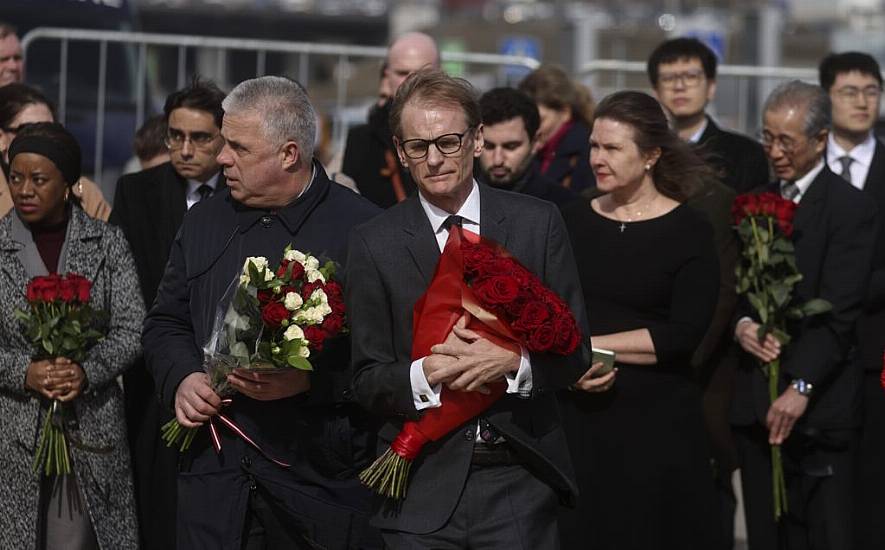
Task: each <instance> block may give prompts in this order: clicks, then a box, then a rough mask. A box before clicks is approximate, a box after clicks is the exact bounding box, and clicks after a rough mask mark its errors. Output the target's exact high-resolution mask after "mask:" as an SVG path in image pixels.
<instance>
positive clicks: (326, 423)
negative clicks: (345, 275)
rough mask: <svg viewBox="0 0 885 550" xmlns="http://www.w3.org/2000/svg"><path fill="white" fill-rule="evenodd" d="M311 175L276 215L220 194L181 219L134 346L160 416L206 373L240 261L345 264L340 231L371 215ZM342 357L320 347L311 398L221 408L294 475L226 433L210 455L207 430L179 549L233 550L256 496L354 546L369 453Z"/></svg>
mask: <svg viewBox="0 0 885 550" xmlns="http://www.w3.org/2000/svg"><path fill="white" fill-rule="evenodd" d="M314 167H315V170H316V177H315V179H314V180H313V182H312V184H311V186H310V188H309V189H308V190H307V192H306V193H305V194H304V195H302V196H301V197H299V198H298V199H297V200H296V201H294V202H293V203H292V204H290V205H289V206H287V207H285V208H283V209H281V210H279V211H265V210H260V209H254V208H249V207H246V206H243V205H242V204H240V203H238V202H237V201H236V200H234V199H233V198H232V197H231V195H230V192H229V191H225V192H223V193H221V194H217V195H215V196H213V197H212V198H211V199H209V200H206V201H203V202H202V203H200V204H198V205H196V206H195V207H193V208H192V209H191V210H190V212H189V213H188V215H187V217H186V219H185V220H184V223H183V224H182V226H181V230H180V231H179V233H178V235H177V236H176V238H175V242H174V243H173V246H172V250H171V253H170V259H169V265H168V267H167V269H166V273H165V275H164V276H163V280H162V282H161V284H160V288H159V291H158V293H157V300H156V302H155V304H154V306H153V308H151V310H150V312H149V313H148V316H147V318H146V319H145V325H144V332H143V336H142V342H143V344H144V348H145V357H146V359H147V364H148V368H149V370H150V371H151V373H152V374H153V376H154V379H155V381H156V384H157V388H158V390H159V394H160V398H161V400H162V402H163V403H165V404H166V405H167V406H169V407H172V405H173V403H174V399H175V392H176V390H177V388H178V385H179V383H180V382H181V380H182V379H183V378H184V377H186V376H188V375H190V374H192V373H194V372H201V371H202V366H201V363H202V352H201V347H202V345H204V344H205V343H206V341H207V340H208V338H209V335H210V333H211V330H212V323H213V320H214V316H215V310H216V306H217V304H218V302H219V300H220V299H221V297H222V295H223V294H224V292H225V290H226V289H227V288H228V285H229V284H230V283H231V282H232V281H233V280H234V277H235V275H236V274H237V273H239V272H240V270H241V268H242V265H243V261H244V259H245V258H246V257H247V256H265V257H267V259H268V261H269V262H270V264H271V265H275V264H276V263H277V262H278V261H279V260H280V258H281V256H282V253H283V248H284V247H285V246H286V245H287V244H290V243H291V244H292V247H293V248H295V249H297V250H301V251H304V252H310V253H313V254H314V255H316V256H318V257H320V258H329V259H332V260H334V261H336V262H339V263H341V264H343V263H344V259H345V249H346V235H347V233H348V231H349V230H350V229H351V228H352V227H353V226H355V225H357V224H359V223H362V222H365V221H366V220H368V219H370V218H371V217H373V216H374V215H375V214H376V213H377V212H378V209H377V207H375V206H374V205H372V204H371V203H369V202H368V201H367V200H365V199H363V198H361V197H359V196H358V195H357V194H355V193H353V192H352V191H350V190H348V189H346V188H344V187H342V186H340V185H338V184H335V183H333V182H331V181H330V180H329V179H328V177H327V176H326V174H325V172H324V171H323V169H322V167H321V166H320V165H319V164H318V163H314ZM347 352H348V350H347V345H346V340H345V339H339V340H338V341H337V342H327V349H326V350H325V351H324V352H323V354H322V355H319V356H317V357H316V358H314V359H313V363H314V366H315V369H316V370H315V373H314V374H313V375H312V377H311V391H310V392H309V394H308V395H299V396H295V397H291V398H287V399H280V400H276V401H255V400H252V399H250V398H248V397H246V396H245V395H239V394H238V395H235V396H234V397H233V403H232V404H231V405H230V406H229V407H226V408H225V411H224V412H225V414H226V415H228V416H229V417H230V418H231V419H232V420H233V421H234V422H235V423H237V424H238V425H239V426H240V427H241V428H242V429H243V430H244V431H245V432H246V433H247V434H249V435H250V436H251V437H252V438H253V439H254V440H256V441H257V442H258V444H259V445H261V447H262V448H263V449H264V451H266V452H267V453H268V454H270V455H272V456H274V457H276V458H279V459H281V460H285V461H287V462H289V463H290V464H292V468H291V470H284V469H282V468H280V467H278V466H276V465H275V464H273V463H271V462H270V461H268V460H266V459H264V458H263V457H262V456H261V455H260V454H259V453H257V452H256V451H255V450H254V449H253V448H252V447H249V446H248V445H247V444H246V443H245V442H244V441H243V440H242V439H240V438H238V437H235V436H234V435H232V433H231V432H230V431H228V430H226V429H221V430H220V435H221V439H222V451H221V453H220V454H216V453H215V451H214V450H213V449H212V448H211V446H210V445H209V444H208V438H207V437H206V431H207V430H205V429H201V430H200V435H199V436H198V437H197V439H196V440H195V441H194V445H193V448H192V450H191V452H190V455H189V457H188V458H189V459H190V464H189V465H188V466H187V467H186V468H185V470H184V471H182V473H180V474H179V478H178V489H179V502H180V503H182V504H181V505H180V506H179V514H178V519H179V539H178V541H179V546H182V547H186V548H195V547H198V548H219V549H231V550H234V549H237V550H238V549H239V548H240V543H239V539H240V536H241V534H242V529H243V524H244V520H245V515H246V506H247V501H248V498H247V495H248V493H249V487H250V486H251V485H253V484H257V485H260V486H261V487H263V488H264V489H265V490H266V491H267V492H268V493H270V494H271V495H272V496H273V499H274V500H275V502H276V503H277V505H279V506H281V507H283V508H284V509H286V510H287V511H288V513H289V514H290V517H288V518H286V520H287V521H292V522H296V524H297V525H298V526H299V527H298V528H299V529H301V530H304V531H305V532H307V533H308V534H310V533H313V535H312V538H313V539H314V540H315V541H316V542H318V543H320V544H321V545H323V546H325V547H328V548H341V549H343V548H349V547H350V546H349V545H350V544H351V543H352V541H353V540H354V539H356V538H359V537H360V536H362V534H363V529H364V527H365V525H364V521H363V520H364V519H365V518H366V517H367V510H368V502H369V493H368V491H367V490H365V489H363V488H362V487H361V486H360V485H359V482H358V481H357V480H356V479H355V474H356V473H357V472H358V471H359V469H360V468H362V467H363V466H364V465H365V462H366V459H367V457H365V456H361V455H360V453H361V452H362V454H363V455H364V454H365V453H366V452H369V451H368V450H367V449H366V447H369V446H372V445H373V442H374V440H373V439H372V438H371V436H370V435H369V434H367V433H366V432H365V430H362V429H360V430H357V429H355V428H354V426H355V425H356V424H358V423H360V422H361V421H362V419H363V415H361V414H360V413H359V412H358V410H357V409H356V407H355V406H353V405H351V404H350V391H349V381H350V375H349V360H348V356H347ZM361 518H362V519H361ZM197 526H198V527H197ZM309 536H310V535H309Z"/></svg>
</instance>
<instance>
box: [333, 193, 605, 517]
mask: <svg viewBox="0 0 885 550" xmlns="http://www.w3.org/2000/svg"><path fill="white" fill-rule="evenodd" d="M480 216H481V220H480V222H481V227H480V232H481V233H482V235H483V236H484V237H486V238H489V239H492V240H494V241H497V242H498V243H500V244H501V245H503V246H504V247H505V248H506V249H507V250H509V251H510V252H511V253H512V254H513V256H514V257H516V258H517V259H518V260H519V261H520V262H521V263H522V264H523V265H525V266H526V267H527V268H528V269H530V270H531V271H532V272H533V273H535V274H536V275H537V276H539V277H540V278H541V279H542V280H543V281H544V283H545V284H546V285H548V286H549V287H550V288H551V289H553V290H554V291H555V292H557V293H558V294H559V295H560V296H561V297H562V298H563V299H565V300H566V301H567V302H568V303H569V305H570V306H571V308H572V311H573V312H574V314H575V317H576V318H577V319H578V322H579V325H580V327H581V329H582V331H583V334H585V335H586V334H588V332H587V323H586V319H585V309H584V303H583V298H582V292H581V287H580V282H579V280H578V274H577V269H576V266H575V261H574V258H573V256H572V250H571V245H570V244H569V239H568V235H567V234H566V231H565V227H564V224H563V221H562V217H561V216H560V214H559V210H558V209H557V208H556V207H555V206H554V205H553V204H551V203H548V202H546V201H541V200H538V199H535V198H533V197H529V196H526V195H522V194H517V193H510V192H507V191H501V190H497V189H494V188H491V187H488V186H480ZM438 258H439V248H438V246H437V243H436V239H435V236H434V234H433V230H432V228H431V226H430V222H429V221H428V219H427V216H426V215H425V213H424V211H423V209H422V208H421V204H420V202H419V200H418V198H417V197H412V198H410V199H407V200H406V201H404V202H402V203H400V204H398V205H396V206H394V207H392V208H391V209H389V210H387V211H386V212H385V213H383V214H381V215H380V216H378V217H376V218H374V219H373V220H371V221H369V222H368V223H365V224H363V225H362V226H359V227H357V228H356V230H355V231H353V232H352V233H351V239H350V243H349V249H348V260H347V267H348V275H347V281H348V286H347V298H348V306H349V307H348V312H349V315H350V321H351V338H352V346H353V358H352V361H353V366H354V370H355V372H354V394H355V396H356V399H357V400H358V401H359V402H360V403H361V404H362V405H363V406H364V407H366V408H367V409H369V410H370V411H371V412H373V413H375V414H377V415H380V416H382V417H383V418H384V420H385V423H384V425H383V427H382V429H381V431H380V434H379V452H383V450H384V449H386V447H387V446H388V445H389V443H390V441H392V439H393V438H394V437H395V436H396V434H397V433H398V432H399V429H400V427H401V426H402V422H403V420H404V419H406V418H418V417H419V414H418V412H417V411H416V409H415V406H414V404H413V401H412V393H411V385H410V378H409V369H410V365H411V362H412V358H411V357H410V353H411V347H412V311H413V307H414V305H415V302H416V301H417V300H418V298H419V297H420V296H421V295H422V294H423V293H424V291H425V290H426V288H427V286H428V284H429V283H430V281H431V278H432V277H433V272H434V268H435V266H436V263H437V260H438ZM586 342H587V340H586V339H585V343H586ZM531 362H532V374H533V393H532V397H531V398H529V399H523V398H520V397H518V396H516V395H509V394H508V395H505V396H504V397H502V398H501V399H500V400H499V401H498V402H497V403H496V404H495V405H493V406H492V408H491V409H489V411H487V412H486V413H485V415H484V416H486V418H488V420H489V421H490V422H491V423H492V425H494V426H495V427H496V428H497V429H498V430H499V431H501V432H502V433H503V434H504V435H505V436H506V438H507V440H508V442H509V443H510V445H511V446H512V447H513V448H514V449H515V450H516V452H517V453H518V454H519V455H520V457H521V458H522V460H523V461H524V463H525V465H526V467H527V468H528V469H530V470H532V472H534V473H535V474H536V475H537V476H538V477H539V478H541V479H542V480H544V481H545V482H546V483H548V484H549V485H550V486H551V487H553V488H554V489H555V490H556V492H557V493H558V494H559V496H560V499H561V500H562V501H563V502H566V503H571V502H573V501H574V500H575V497H576V493H577V488H576V485H575V481H574V473H573V470H572V465H571V462H570V459H569V454H568V450H567V448H566V442H565V436H564V434H563V431H562V428H561V426H560V418H559V412H558V405H557V402H556V398H555V395H554V391H553V390H555V389H557V388H562V387H564V386H566V385H568V384H571V383H573V382H575V381H576V380H577V379H578V378H579V377H580V375H581V374H583V373H584V372H585V371H586V369H587V368H588V363H589V362H588V360H587V358H586V349H582V350H580V351H578V352H576V353H575V354H573V355H572V356H569V357H558V356H552V355H547V354H532V356H531ZM474 429H475V423H474V422H467V423H466V424H465V425H463V426H461V427H460V428H458V429H456V430H454V431H453V432H452V433H450V434H449V435H447V436H445V437H444V438H442V439H441V440H440V441H437V442H434V443H430V444H428V445H427V446H426V447H425V448H424V450H423V451H422V453H421V455H420V456H419V457H418V458H417V459H416V461H415V463H414V464H413V466H412V474H411V477H410V480H409V489H408V495H407V497H406V499H405V500H404V501H403V502H402V504H401V506H399V507H398V508H397V509H393V508H392V507H385V508H383V509H382V510H381V512H380V514H379V515H378V516H376V524H377V525H379V526H380V527H381V528H385V529H394V530H399V531H405V532H411V533H429V532H432V531H435V530H437V529H439V528H440V527H441V526H443V525H444V524H445V522H446V521H447V520H448V519H449V517H450V515H451V513H452V511H453V510H454V508H455V505H456V504H457V501H458V497H459V495H460V494H461V490H462V488H463V487H464V483H465V480H466V479H467V474H468V470H469V468H470V460H471V455H472V449H473V444H474Z"/></svg>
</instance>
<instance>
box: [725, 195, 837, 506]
mask: <svg viewBox="0 0 885 550" xmlns="http://www.w3.org/2000/svg"><path fill="white" fill-rule="evenodd" d="M795 211H796V204H795V203H794V202H793V201H791V200H787V199H784V198H782V197H781V196H780V195H777V194H775V193H762V194H759V195H753V194H746V195H739V196H738V197H737V198H736V199H735V202H734V205H733V206H732V216H733V218H734V224H735V227H736V228H737V232H738V236H739V237H740V239H741V243H742V244H743V250H742V253H741V258H740V260H739V261H738V263H737V267H736V275H737V292H738V294H741V295H744V296H746V298H747V301H748V302H749V303H750V305H751V306H752V308H753V309H754V310H755V311H756V315H757V316H758V318H759V321H760V326H759V335H758V337H759V340H760V341H762V340H764V339H765V336H766V335H767V334H771V335H772V336H774V337H775V338H777V340H778V341H779V342H780V343H781V345H782V346H786V345H787V344H788V343H789V342H790V335H789V334H788V333H787V321H788V320H795V319H802V318H803V317H808V316H811V315H817V314H820V313H824V312H826V311H829V310H830V308H831V307H832V306H831V304H830V303H829V302H827V301H826V300H821V299H819V298H815V299H812V300H809V301H807V302H805V303H804V304H795V303H793V302H794V301H793V289H794V287H795V286H796V285H797V284H798V283H799V281H801V280H802V274H801V273H799V270H798V268H797V267H796V255H795V249H794V247H793V242H792V241H791V240H790V237H791V236H792V234H793V215H794V213H795ZM762 370H763V372H764V373H765V375H766V377H767V379H768V393H769V399H770V401H771V402H772V403H773V402H774V401H775V399H777V398H778V394H779V387H778V383H779V381H780V359H779V358H778V359H775V360H774V361H772V362H770V363H766V364H764V365H762ZM771 467H772V480H773V488H772V492H773V498H774V517H775V520H779V519H780V517H781V515H782V514H783V513H784V512H786V511H787V494H786V481H785V479H784V469H783V461H782V458H781V449H780V446H778V445H772V446H771Z"/></svg>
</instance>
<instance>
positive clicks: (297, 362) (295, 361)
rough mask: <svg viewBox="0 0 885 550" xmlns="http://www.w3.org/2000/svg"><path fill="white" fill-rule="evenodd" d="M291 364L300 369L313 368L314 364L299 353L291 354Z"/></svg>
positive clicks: (289, 359) (289, 361) (289, 360)
mask: <svg viewBox="0 0 885 550" xmlns="http://www.w3.org/2000/svg"><path fill="white" fill-rule="evenodd" d="M287 362H288V363H289V365H291V366H293V367H295V368H296V369H300V370H310V371H312V370H313V365H311V364H310V361H308V360H307V359H305V358H304V357H299V356H297V355H290V356H289V357H288V359H287Z"/></svg>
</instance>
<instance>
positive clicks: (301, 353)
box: [298, 346, 310, 359]
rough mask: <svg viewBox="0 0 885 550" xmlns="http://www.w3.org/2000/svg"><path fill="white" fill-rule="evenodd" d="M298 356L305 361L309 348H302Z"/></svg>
mask: <svg viewBox="0 0 885 550" xmlns="http://www.w3.org/2000/svg"><path fill="white" fill-rule="evenodd" d="M298 355H299V356H300V357H304V358H305V359H307V358H308V357H310V348H308V347H307V346H304V347H303V348H301V349H299V350H298Z"/></svg>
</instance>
